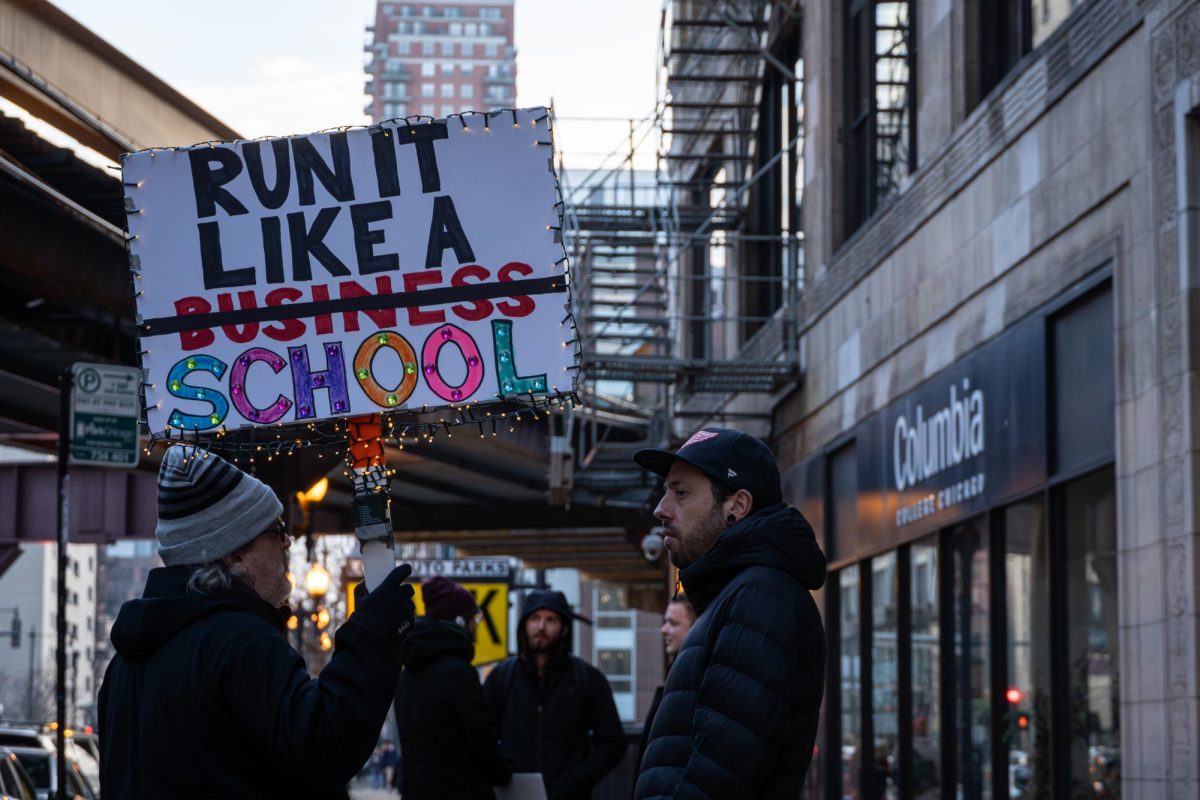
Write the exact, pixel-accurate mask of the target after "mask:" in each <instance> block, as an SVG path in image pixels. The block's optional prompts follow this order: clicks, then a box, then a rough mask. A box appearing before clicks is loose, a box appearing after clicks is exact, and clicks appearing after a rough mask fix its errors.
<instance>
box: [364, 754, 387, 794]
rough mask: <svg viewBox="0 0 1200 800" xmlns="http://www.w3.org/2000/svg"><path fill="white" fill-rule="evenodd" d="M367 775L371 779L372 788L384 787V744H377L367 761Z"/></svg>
mask: <svg viewBox="0 0 1200 800" xmlns="http://www.w3.org/2000/svg"><path fill="white" fill-rule="evenodd" d="M367 777H368V778H370V780H371V788H372V789H382V788H383V745H377V746H376V747H375V749H374V750H373V751H372V752H371V758H370V759H369V760H368V761H367Z"/></svg>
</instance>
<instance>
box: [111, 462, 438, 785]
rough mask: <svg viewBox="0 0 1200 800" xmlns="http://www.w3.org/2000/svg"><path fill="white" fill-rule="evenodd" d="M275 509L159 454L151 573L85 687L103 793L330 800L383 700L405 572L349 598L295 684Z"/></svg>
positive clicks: (224, 479) (400, 619) (379, 715)
mask: <svg viewBox="0 0 1200 800" xmlns="http://www.w3.org/2000/svg"><path fill="white" fill-rule="evenodd" d="M282 512H283V506H282V505H280V503H279V500H278V498H276V497H275V494H274V492H272V491H271V490H270V489H269V488H268V487H266V486H265V485H263V484H262V483H260V482H259V481H258V480H256V479H255V478H253V477H252V476H250V475H247V474H246V473H244V472H242V471H241V470H238V469H237V468H236V467H234V466H232V465H231V464H229V463H227V462H226V461H224V460H222V459H221V458H219V457H218V456H216V455H212V454H208V453H201V452H200V451H198V450H197V449H196V448H195V447H185V446H176V447H172V448H170V449H169V450H167V452H166V455H165V456H164V458H163V462H162V466H161V468H160V470H159V476H158V526H157V529H156V531H155V534H156V536H157V538H158V541H159V549H158V553H159V555H160V556H161V557H162V560H163V563H164V564H165V565H166V566H164V567H160V568H158V569H154V570H151V572H150V574H149V576H148V577H147V579H146V590H145V592H144V593H143V595H142V597H141V599H138V600H131V601H129V602H127V603H125V605H123V606H122V607H121V611H120V613H119V614H118V615H117V620H116V622H115V623H114V625H113V629H112V642H113V645H114V647H115V648H116V655H115V656H114V658H113V660H112V662H111V663H110V664H109V667H108V670H107V671H106V672H105V675H104V683H103V684H102V685H101V687H100V699H99V739H100V786H101V791H102V793H103V795H104V797H105V798H106V800H124V799H125V798H159V797H170V798H174V799H175V800H184V799H185V798H214V797H228V798H274V797H280V798H282V797H288V798H291V797H307V798H322V797H345V796H346V791H345V786H346V783H347V782H348V781H349V780H350V779H351V778H352V777H353V776H354V774H355V773H356V772H357V771H358V770H359V768H360V767H361V766H362V765H363V763H364V762H365V761H366V760H367V758H368V757H369V756H370V755H371V751H372V749H373V748H374V747H375V742H376V740H377V739H378V737H379V730H380V728H381V727H382V725H383V721H384V718H385V717H386V715H387V711H388V708H389V706H390V704H391V702H392V698H393V697H394V695H395V691H396V682H397V680H398V679H399V677H400V666H401V662H400V644H401V641H402V638H403V635H404V633H405V632H406V631H407V629H408V628H409V627H410V626H411V625H412V621H413V615H414V612H415V609H414V606H413V602H412V593H413V590H412V587H411V586H406V585H404V580H405V579H406V578H407V577H408V576H409V573H410V572H411V568H410V567H409V566H407V565H405V566H402V567H397V568H396V569H395V570H393V571H392V573H391V574H390V575H388V576H387V578H385V579H384V581H383V582H382V583H381V584H380V585H379V586H378V587H376V588H375V590H374V591H372V592H370V593H369V594H368V593H366V592H362V593H361V594H360V595H359V596H358V599H357V611H356V612H355V613H354V615H353V616H352V617H351V618H350V619H349V620H348V621H347V622H346V623H345V624H344V625H342V627H341V628H339V629H338V631H337V635H336V639H335V641H336V645H335V647H334V652H333V657H332V658H331V659H330V661H329V663H328V664H326V665H325V668H324V669H323V670H322V672H321V676H320V677H319V678H315V679H314V678H310V677H309V674H308V671H307V670H306V669H305V666H304V661H303V659H302V658H301V657H300V654H299V653H298V652H296V651H295V650H294V649H292V647H291V646H290V645H289V644H288V641H287V638H286V637H285V635H284V629H285V626H284V622H285V620H286V616H287V615H286V613H284V612H282V611H281V606H282V604H283V602H284V600H285V599H286V598H287V596H288V594H289V593H290V589H291V587H290V585H289V582H288V578H287V553H288V545H289V544H290V539H289V537H288V535H287V532H286V529H285V528H284V527H283V523H282V521H281V520H280V514H281V513H282ZM360 588H361V587H360Z"/></svg>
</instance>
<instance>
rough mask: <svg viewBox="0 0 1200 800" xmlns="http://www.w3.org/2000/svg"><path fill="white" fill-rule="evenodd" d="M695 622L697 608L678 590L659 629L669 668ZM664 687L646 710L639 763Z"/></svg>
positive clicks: (635, 779)
mask: <svg viewBox="0 0 1200 800" xmlns="http://www.w3.org/2000/svg"><path fill="white" fill-rule="evenodd" d="M695 623H696V609H694V608H692V602H691V601H690V600H688V599H687V595H686V594H684V593H683V592H676V593H675V596H674V597H672V598H671V600H670V602H668V603H667V610H666V611H664V612H663V624H662V627H661V628H659V629H658V632H659V633H661V634H662V637H663V650H664V652H665V654H666V662H667V669H668V670H670V669H671V665H672V664H673V663H675V656H676V655H678V654H679V648H680V646H682V645H683V640H684V639H686V638H687V635H688V631H690V630H691V629H692V625H694V624H695ZM663 688H664V687H663V686H661V685H660V686H659V687H658V688H657V689H655V690H654V697H653V699H651V701H650V710H649V711H647V712H646V723H645V724H644V725H643V726H642V739H641V742H640V743H639V744H638V755H637V758H638V760H637V763H638V764H641V763H642V756H644V755H645V754H646V743H647V742H649V741H650V726H651V725H652V724H653V723H654V716H655V715H656V714H657V713H658V706H659V705H660V704H661V703H662V696H663ZM637 779H638V774H637V771H636V770H635V771H634V773H633V783H634V787H635V788H636V786H637Z"/></svg>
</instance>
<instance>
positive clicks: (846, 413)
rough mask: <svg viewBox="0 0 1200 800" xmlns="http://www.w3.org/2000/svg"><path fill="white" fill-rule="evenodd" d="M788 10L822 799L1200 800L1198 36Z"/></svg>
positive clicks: (769, 404) (801, 408) (779, 24)
mask: <svg viewBox="0 0 1200 800" xmlns="http://www.w3.org/2000/svg"><path fill="white" fill-rule="evenodd" d="M784 6H787V4H774V6H773V7H770V4H768V7H764V9H763V17H764V19H769V20H770V22H769V23H768V24H767V25H766V27H765V31H764V33H763V38H762V41H763V42H765V43H766V47H767V48H768V50H771V49H775V48H785V47H794V43H789V42H788V41H787V39H788V38H789V37H799V39H800V47H799V52H800V57H801V60H802V66H803V69H802V74H800V73H798V74H797V75H796V82H797V84H798V85H797V91H800V87H799V84H801V83H802V94H801V95H800V96H802V98H803V118H802V121H803V137H802V139H803V147H804V149H803V157H802V160H801V161H800V163H801V165H802V173H801V174H802V176H803V181H802V189H800V190H798V191H797V195H798V197H797V198H796V199H795V203H796V205H797V206H798V207H799V209H800V211H801V214H802V221H803V235H804V259H803V263H804V272H803V290H802V292H801V293H800V296H799V300H798V302H797V303H796V305H794V306H792V307H780V308H779V309H778V310H777V312H776V316H777V318H778V319H781V320H782V319H790V320H794V324H795V326H796V334H795V335H796V337H797V341H798V344H797V347H796V352H797V353H798V358H799V362H800V363H799V366H800V369H801V373H802V376H803V377H802V380H801V381H800V382H799V383H798V384H797V385H794V386H792V387H790V388H789V389H788V390H786V391H783V392H780V393H777V394H775V395H774V396H770V397H766V398H763V397H761V396H759V397H750V396H745V395H743V396H738V395H732V396H729V397H727V398H726V402H724V403H722V404H721V407H722V408H725V409H739V410H742V411H753V410H754V409H756V408H757V409H758V410H760V411H766V412H769V413H770V425H769V428H768V427H766V426H764V427H762V428H761V429H759V431H758V432H761V433H763V434H764V435H766V436H767V437H769V440H770V442H771V444H772V446H773V448H774V450H775V452H776V454H777V456H778V457H779V459H780V463H781V466H782V467H783V468H784V471H785V488H786V491H787V493H788V499H789V500H790V501H791V502H793V503H794V504H796V505H797V506H799V507H801V508H802V509H803V510H804V511H805V513H806V515H807V516H808V517H809V518H810V521H811V522H812V523H813V525H814V528H816V529H817V530H818V531H819V535H821V536H822V537H823V538H824V544H825V547H826V549H827V551H828V553H829V556H830V562H831V571H830V578H829V582H828V583H827V585H826V587H825V589H824V590H823V591H822V592H820V601H821V603H822V606H823V608H824V610H825V620H826V627H827V631H828V635H829V654H830V655H829V663H830V668H829V674H828V680H827V684H826V705H825V713H824V714H823V720H822V733H821V736H820V738H819V741H818V744H819V746H820V756H819V758H818V759H817V760H815V761H814V767H813V770H812V774H810V781H809V783H810V789H809V791H810V795H811V796H813V797H830V798H833V797H840V796H846V797H848V796H881V797H882V796H887V797H910V796H911V797H953V796H958V797H990V796H1001V794H1002V793H1008V796H1012V797H1050V796H1054V797H1068V796H1070V797H1092V796H1095V797H1100V796H1122V797H1131V798H1157V797H1172V798H1175V797H1178V798H1185V797H1186V798H1194V797H1200V675H1198V654H1200V650H1198V644H1200V639H1198V634H1200V616H1198V612H1200V587H1198V584H1200V553H1198V552H1197V542H1198V539H1197V532H1198V531H1200V504H1198V503H1197V502H1196V501H1195V498H1196V497H1197V488H1198V482H1200V452H1198V451H1200V425H1197V420H1200V380H1198V377H1200V375H1198V373H1197V370H1198V368H1200V349H1198V345H1200V319H1198V318H1197V314H1198V313H1200V302H1198V300H1200V294H1198V292H1197V289H1198V288H1200V2H1195V0H1187V1H1186V2H1181V1H1180V0H1142V1H1138V0H1075V1H1074V2H1067V1H1066V0H1064V2H1055V0H1024V2H1020V1H1019V0H1014V1H1012V2H1009V1H1007V0H1006V1H1004V2H1001V1H1000V0H997V2H995V3H991V2H988V3H984V2H982V0H912V2H864V1H863V0H854V1H853V2H852V0H830V1H829V2H820V3H812V2H805V3H800V4H795V5H794V6H789V7H788V8H789V9H790V10H791V11H792V12H794V13H791V14H789V13H785V11H784V8H783V7H784ZM789 26H790V27H789ZM789 31H791V32H790V33H789ZM767 71H768V72H769V71H770V69H769V67H768V70H767ZM761 97H762V98H763V100H762V103H763V104H764V109H765V107H766V106H768V105H769V104H770V102H771V100H770V97H769V94H768V93H767V92H765V91H764V92H763V93H762V95H761ZM764 109H760V111H759V113H765V111H764ZM766 155H770V153H767V154H766ZM762 157H763V158H765V156H762ZM751 211H753V208H752V209H751ZM778 331H786V327H783V326H781V325H776V326H774V328H772V326H769V325H768V326H766V327H765V329H764V330H760V331H758V332H757V333H756V334H755V335H754V336H751V337H749V338H747V339H746V340H745V341H744V342H743V343H742V346H743V351H744V352H754V353H755V354H756V357H761V355H762V353H763V352H764V351H767V352H774V353H776V354H779V355H780V356H781V357H782V354H783V353H784V352H785V349H784V348H783V347H782V344H781V334H780V333H778ZM768 334H769V335H768ZM684 402H686V398H684ZM714 421H716V420H715V419H714ZM976 435H977V436H978V438H977V439H976V438H975V437H976ZM1106 793H1111V794H1106Z"/></svg>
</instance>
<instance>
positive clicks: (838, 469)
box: [829, 444, 858, 561]
mask: <svg viewBox="0 0 1200 800" xmlns="http://www.w3.org/2000/svg"><path fill="white" fill-rule="evenodd" d="M829 484H830V494H831V495H832V499H833V502H832V504H831V509H830V510H831V511H832V512H833V513H832V515H831V516H832V519H831V520H830V527H831V529H832V531H833V542H832V549H833V553H832V555H831V559H832V560H834V561H836V560H838V559H842V558H849V557H850V556H853V555H854V553H855V551H856V550H857V547H858V511H857V503H858V459H857V456H856V454H855V451H854V445H853V444H849V445H846V446H845V447H843V448H842V449H841V450H838V451H837V452H836V453H834V454H833V455H832V456H831V457H830V459H829Z"/></svg>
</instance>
